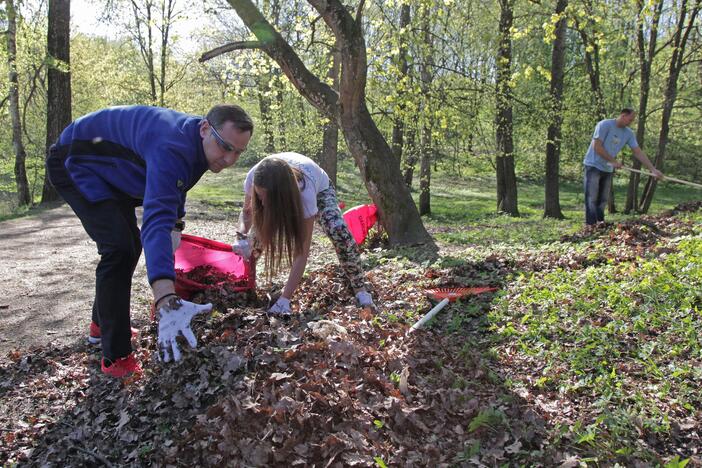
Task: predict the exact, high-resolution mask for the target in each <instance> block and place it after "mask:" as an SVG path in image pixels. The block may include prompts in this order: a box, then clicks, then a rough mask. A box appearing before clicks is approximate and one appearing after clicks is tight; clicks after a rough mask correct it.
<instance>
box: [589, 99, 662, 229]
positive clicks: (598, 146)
mask: <svg viewBox="0 0 702 468" xmlns="http://www.w3.org/2000/svg"><path fill="white" fill-rule="evenodd" d="M635 118H636V112H635V111H634V110H633V109H631V108H628V107H625V108H624V109H622V111H621V113H620V114H619V117H617V118H616V119H605V120H602V121H600V122H598V123H597V126H596V127H595V132H594V133H593V134H592V141H591V142H590V147H589V148H588V149H587V153H586V154H585V159H584V161H583V164H585V223H586V224H588V225H593V224H596V223H598V222H602V221H604V209H605V207H606V206H607V201H608V199H609V191H610V187H611V186H612V175H613V174H614V169H619V168H621V167H623V164H622V163H621V162H619V161H617V160H616V159H615V158H616V157H617V155H618V154H619V152H620V151H621V150H622V148H624V145H627V146H629V148H631V152H632V153H633V154H634V157H635V158H636V159H638V160H639V161H641V163H642V164H643V165H644V166H646V167H647V168H648V170H649V171H651V173H652V174H653V175H654V177H656V178H657V179H660V178H662V177H663V173H662V172H661V171H659V170H658V169H656V168H655V167H654V166H653V164H652V163H651V161H650V160H649V159H648V157H646V154H644V152H643V151H642V150H641V148H640V147H639V144H638V143H637V142H636V135H634V132H633V131H631V129H630V128H629V125H631V123H632V122H633V121H634V119H635Z"/></svg>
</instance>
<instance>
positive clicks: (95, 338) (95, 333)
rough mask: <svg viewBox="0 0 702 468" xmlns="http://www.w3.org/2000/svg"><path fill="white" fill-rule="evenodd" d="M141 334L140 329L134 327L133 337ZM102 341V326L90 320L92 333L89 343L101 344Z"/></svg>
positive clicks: (89, 336) (89, 335)
mask: <svg viewBox="0 0 702 468" xmlns="http://www.w3.org/2000/svg"><path fill="white" fill-rule="evenodd" d="M138 335H139V330H137V329H136V328H133V327H132V338H136V337H137V336H138ZM101 342H102V335H101V334H100V327H99V326H98V324H97V323H95V322H90V333H89V334H88V343H90V344H92V345H99V344H100V343H101Z"/></svg>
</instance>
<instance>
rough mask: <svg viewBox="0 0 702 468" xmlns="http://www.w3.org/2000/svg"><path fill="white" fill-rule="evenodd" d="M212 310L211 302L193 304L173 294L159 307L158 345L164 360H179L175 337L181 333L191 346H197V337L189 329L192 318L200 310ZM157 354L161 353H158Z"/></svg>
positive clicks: (200, 311)
mask: <svg viewBox="0 0 702 468" xmlns="http://www.w3.org/2000/svg"><path fill="white" fill-rule="evenodd" d="M211 310H212V304H202V305H200V304H193V303H192V302H188V301H184V300H183V299H181V298H179V297H177V296H175V297H172V298H170V300H169V301H167V302H166V303H165V304H164V305H162V306H161V308H160V309H159V311H158V312H159V321H158V347H159V350H160V352H162V353H163V356H162V359H163V361H164V362H169V361H170V360H171V357H172V358H173V360H174V361H179V360H180V349H179V348H178V343H177V342H176V337H177V336H178V335H179V334H182V335H183V336H184V337H185V339H186V340H188V344H189V345H190V347H191V348H196V347H197V338H195V335H194V334H193V331H192V330H191V329H190V321H191V320H192V318H193V317H194V316H195V315H197V314H200V313H202V312H209V311H211ZM159 356H161V354H160V353H159Z"/></svg>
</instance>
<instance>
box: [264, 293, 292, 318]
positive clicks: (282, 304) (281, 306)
mask: <svg viewBox="0 0 702 468" xmlns="http://www.w3.org/2000/svg"><path fill="white" fill-rule="evenodd" d="M268 313H269V314H270V315H277V316H279V317H289V316H290V314H292V311H291V310H290V299H286V298H284V297H283V296H281V297H279V298H278V300H277V301H275V304H273V306H271V308H270V309H268Z"/></svg>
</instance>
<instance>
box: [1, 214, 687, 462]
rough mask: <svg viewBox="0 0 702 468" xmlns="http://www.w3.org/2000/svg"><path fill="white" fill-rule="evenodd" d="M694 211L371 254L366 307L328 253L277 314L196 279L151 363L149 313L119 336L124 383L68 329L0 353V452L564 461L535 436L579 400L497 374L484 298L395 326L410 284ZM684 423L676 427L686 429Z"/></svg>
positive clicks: (418, 306) (499, 272) (548, 264)
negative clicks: (59, 342) (173, 349)
mask: <svg viewBox="0 0 702 468" xmlns="http://www.w3.org/2000/svg"><path fill="white" fill-rule="evenodd" d="M699 208H700V205H699V204H697V205H695V206H685V207H678V209H676V210H675V211H674V212H671V213H669V214H664V215H660V216H658V217H645V218H644V219H643V221H642V222H641V223H638V224H637V223H636V222H635V221H631V222H625V223H621V224H617V225H604V226H601V227H598V228H597V229H595V230H583V231H581V232H579V233H577V234H575V235H573V236H571V237H570V238H568V239H562V242H563V243H564V244H565V245H566V247H565V249H566V250H563V249H562V248H559V249H560V250H559V249H556V250H554V252H553V253H552V254H550V253H548V252H546V253H545V254H543V255H541V256H538V255H532V254H530V253H528V252H526V253H524V255H522V256H521V257H520V256H517V257H510V258H508V257H503V256H500V255H497V254H495V255H487V256H486V257H485V258H484V259H483V260H482V261H476V262H463V263H461V264H459V265H454V266H448V267H440V266H436V265H432V266H427V265H416V264H412V263H408V262H403V261H387V262H378V263H377V264H376V265H375V266H374V267H373V268H371V269H370V270H369V273H368V278H369V281H370V283H371V286H372V290H373V293H374V297H375V298H376V303H377V304H378V306H379V310H380V312H379V313H378V314H368V313H366V312H363V311H361V310H359V309H357V308H356V307H355V306H353V305H352V304H353V296H352V294H351V291H350V290H348V287H347V286H346V281H345V279H344V278H343V273H342V272H341V270H340V269H339V268H338V267H337V266H336V265H329V264H328V265H326V266H322V267H321V268H319V269H317V270H315V271H313V272H310V273H309V274H308V275H307V276H306V277H305V279H304V281H303V283H302V284H301V285H300V288H299V292H298V294H297V295H296V298H295V301H293V304H294V308H295V309H296V312H297V313H296V314H295V315H294V317H293V318H292V319H291V320H289V321H280V320H276V319H274V318H269V317H267V316H266V315H265V314H264V313H263V310H262V309H261V307H262V306H263V305H264V303H263V301H262V300H261V299H259V298H258V297H257V296H256V295H255V294H251V293H241V292H238V291H231V290H227V289H226V288H212V289H209V290H207V291H205V292H204V293H202V294H201V295H200V297H197V298H196V300H198V301H199V302H213V303H214V304H215V310H214V313H213V314H212V315H211V316H209V317H202V318H197V319H196V320H195V322H194V324H193V328H194V330H195V333H196V335H197V336H198V338H199V345H198V348H197V349H195V350H186V351H185V352H184V358H183V360H182V361H181V362H178V363H175V364H169V365H164V364H162V363H160V362H159V361H158V360H157V359H156V357H155V356H156V353H155V351H156V343H155V335H156V329H155V326H154V325H153V324H152V325H149V326H145V327H143V329H142V330H141V333H140V334H139V336H138V338H137V339H136V341H135V343H134V345H135V348H136V353H137V355H138V357H139V359H140V360H141V362H142V364H143V366H144V374H143V375H142V376H140V377H137V378H131V379H127V380H125V381H116V380H113V379H110V378H107V377H105V376H103V375H102V373H101V372H100V371H99V352H96V351H95V350H94V349H91V348H90V347H88V346H87V345H86V344H83V343H75V344H73V345H70V346H63V347H53V346H51V345H49V346H44V347H37V348H32V349H29V350H23V351H15V352H11V353H9V354H8V355H7V356H6V357H5V358H3V359H2V361H0V363H1V365H0V397H1V400H2V403H0V463H3V464H14V463H18V464H21V465H30V466H33V465H61V466H71V465H72V466H75V465H95V464H104V465H108V466H111V465H123V464H129V465H136V466H140V465H156V466H177V465H204V466H221V465H245V466H264V465H265V466H295V465H310V466H374V465H379V464H381V463H384V464H386V465H388V466H393V465H394V466H429V465H431V466H454V465H463V464H465V465H486V466H494V465H497V464H503V463H508V464H520V463H529V464H535V465H545V466H550V465H553V464H561V463H565V464H568V463H569V461H571V462H572V461H573V460H575V461H576V462H577V461H578V460H579V458H578V456H577V453H576V452H577V450H576V449H574V446H573V444H572V443H571V442H570V441H568V440H567V439H562V438H558V437H555V436H554V435H553V434H554V430H555V429H554V428H557V427H559V424H561V423H565V422H568V421H572V420H574V419H576V418H577V415H578V414H580V413H582V412H586V411H587V409H586V408H583V406H582V405H583V404H585V403H583V402H580V401H577V400H570V401H569V400H568V398H567V397H560V398H559V399H557V400H553V399H548V398H547V399H544V398H543V397H544V395H537V394H534V393H532V392H531V391H529V390H528V389H514V388H510V387H509V386H506V385H505V382H504V379H505V378H507V377H510V375H511V373H512V372H513V370H514V369H512V368H511V367H510V366H511V365H512V363H513V364H515V365H516V364H517V363H519V365H522V364H524V362H522V361H518V360H511V359H513V357H510V356H509V355H505V356H501V357H500V358H498V359H496V358H495V357H494V356H490V355H489V353H486V352H485V348H484V346H483V344H482V343H484V339H485V336H486V334H488V333H489V332H488V331H487V328H486V325H487V324H486V322H485V315H486V313H487V312H488V311H489V310H490V308H491V307H492V302H493V299H494V298H495V296H496V295H493V294H486V295H481V296H475V297H471V298H468V299H467V300H465V301H461V302H458V303H456V304H453V305H451V306H449V307H448V308H447V311H446V312H445V315H444V318H443V319H439V320H437V319H435V320H434V326H433V327H431V328H430V329H429V330H427V331H423V332H421V333H416V334H413V335H409V336H408V335H407V334H406V332H407V329H408V328H409V326H411V324H412V323H413V322H414V321H415V320H417V319H418V318H419V317H421V315H422V314H423V313H425V312H426V311H428V310H429V308H430V307H431V305H432V304H431V303H430V302H429V300H428V299H427V298H426V297H425V295H424V289H425V288H429V287H452V286H477V285H486V284H487V285H491V286H498V287H501V288H503V289H504V290H507V291H508V290H509V288H510V281H511V278H512V275H514V274H515V273H517V272H529V271H531V272H535V271H549V270H555V269H558V268H566V269H571V270H578V269H582V268H585V267H586V266H587V264H588V262H590V264H599V263H603V262H607V261H611V259H612V258H614V259H619V258H620V257H623V258H629V259H632V258H634V259H635V258H637V257H641V256H643V255H651V253H650V252H648V250H649V249H652V248H655V249H659V250H660V249H669V250H670V249H673V248H674V247H673V246H670V245H667V244H666V242H667V240H668V239H671V238H674V237H676V236H680V235H685V234H686V233H687V234H689V233H690V232H695V230H696V229H698V227H695V226H694V225H692V224H691V223H690V222H689V220H686V218H685V216H684V214H685V213H687V212H694V211H695V210H698V209H699ZM697 232H698V231H697ZM574 244H582V245H583V246H584V247H583V248H578V247H577V246H574ZM564 251H565V252H566V253H567V254H566V255H564V254H563V252H564ZM568 253H569V254H570V255H571V257H570V258H568ZM654 254H655V252H654ZM573 257H574V258H573ZM501 294H502V293H501ZM507 294H509V293H507ZM457 319H461V320H457ZM529 365H531V366H538V362H537V361H531V362H529ZM515 369H519V371H521V372H523V373H524V374H525V375H526V374H537V373H538V369H535V368H533V367H532V368H531V369H523V368H519V367H515ZM554 405H555V406H554ZM699 421H700V419H699V418H697V419H692V420H684V421H680V422H676V424H677V426H676V427H677V430H678V431H686V430H687V431H689V430H693V429H699Z"/></svg>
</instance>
